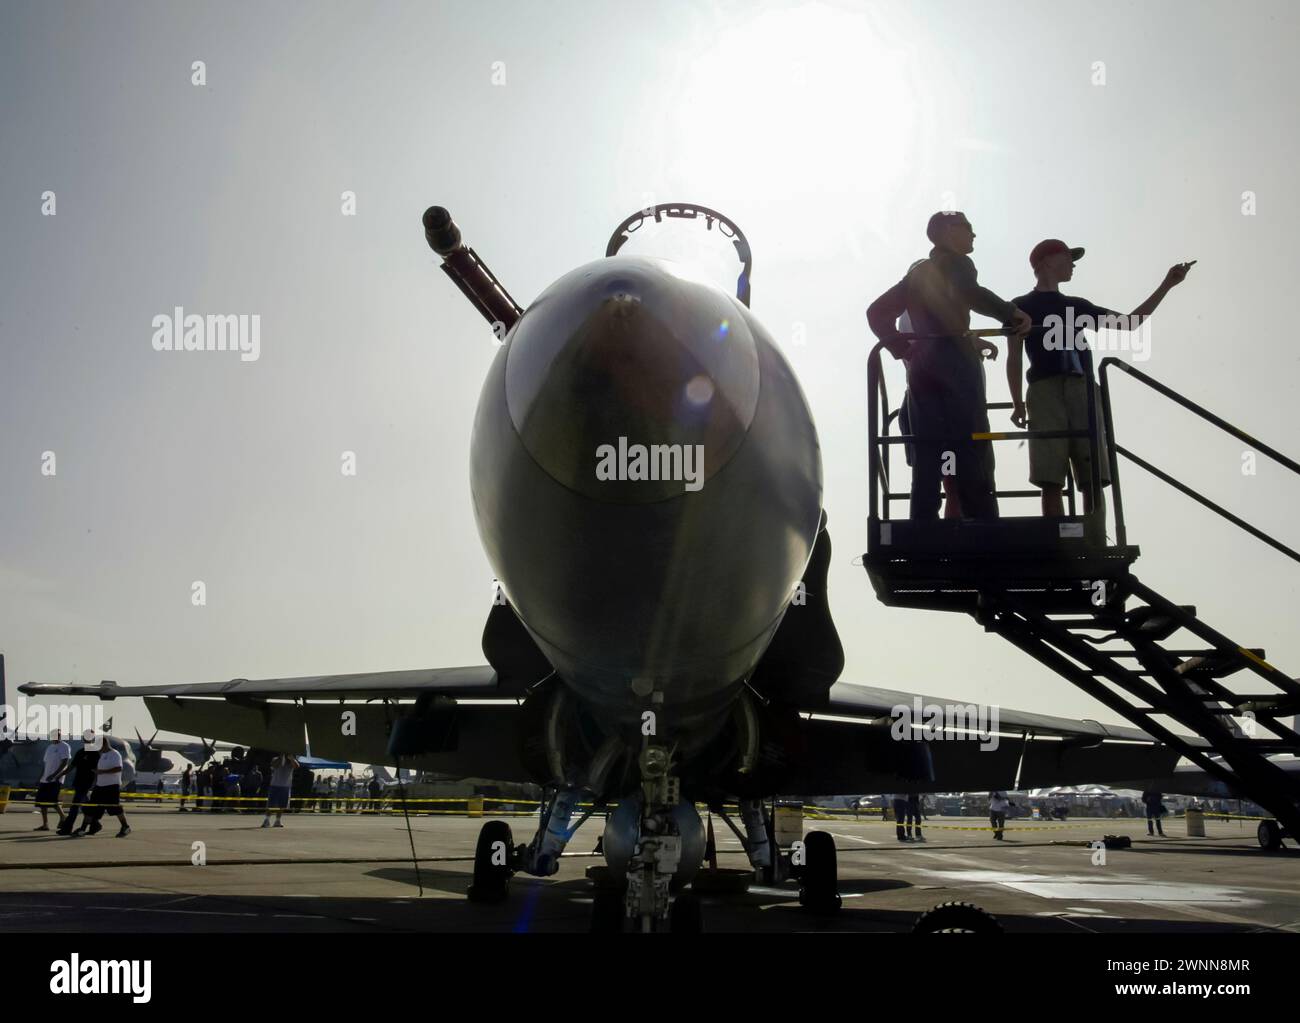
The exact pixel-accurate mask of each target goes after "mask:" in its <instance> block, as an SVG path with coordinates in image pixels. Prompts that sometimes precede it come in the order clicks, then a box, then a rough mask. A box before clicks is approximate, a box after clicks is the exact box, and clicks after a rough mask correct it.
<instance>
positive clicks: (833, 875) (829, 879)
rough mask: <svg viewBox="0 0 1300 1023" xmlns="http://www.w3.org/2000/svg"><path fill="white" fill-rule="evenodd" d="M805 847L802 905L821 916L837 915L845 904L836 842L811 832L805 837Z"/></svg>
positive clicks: (800, 882) (819, 832) (801, 880)
mask: <svg viewBox="0 0 1300 1023" xmlns="http://www.w3.org/2000/svg"><path fill="white" fill-rule="evenodd" d="M803 844H804V864H803V870H802V871H801V872H800V875H799V905H801V906H803V907H804V908H805V909H809V910H812V911H813V912H817V913H834V912H835V911H836V910H838V909H839V908H840V906H841V904H842V900H841V899H840V893H839V866H838V862H837V860H836V856H835V839H834V838H832V837H831V835H830V834H829V833H828V832H825V831H810V832H808V834H807V835H805V836H804V840H803Z"/></svg>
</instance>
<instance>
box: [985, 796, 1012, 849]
mask: <svg viewBox="0 0 1300 1023" xmlns="http://www.w3.org/2000/svg"><path fill="white" fill-rule="evenodd" d="M1009 809H1011V800H1009V799H1008V798H1007V794H1006V793H1005V792H990V793H989V823H990V824H992V825H993V837H994V838H996V839H998V841H1001V840H1002V829H1003V828H1005V827H1006V826H1007V811H1008V810H1009Z"/></svg>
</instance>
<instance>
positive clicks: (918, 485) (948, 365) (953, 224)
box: [867, 213, 1030, 520]
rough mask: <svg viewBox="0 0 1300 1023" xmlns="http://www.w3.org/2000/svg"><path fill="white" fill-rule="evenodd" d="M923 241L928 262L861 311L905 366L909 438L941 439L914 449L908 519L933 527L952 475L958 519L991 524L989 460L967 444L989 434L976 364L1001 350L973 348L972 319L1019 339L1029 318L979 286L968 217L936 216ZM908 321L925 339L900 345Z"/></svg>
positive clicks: (985, 448)
mask: <svg viewBox="0 0 1300 1023" xmlns="http://www.w3.org/2000/svg"><path fill="white" fill-rule="evenodd" d="M925 233H926V235H927V236H928V237H929V239H930V241H931V242H932V243H933V245H934V248H932V249H931V250H930V255H929V257H928V258H927V259H923V260H921V261H920V262H919V263H915V264H913V265H912V268H911V269H910V270H908V272H907V274H906V276H904V278H903V279H902V280H901V281H899V282H898V283H897V284H895V285H894V286H893V287H892V288H890V289H889V290H888V291H886V292H885V293H884V294H883V295H881V296H880V297H879V298H877V299H876V300H875V301H874V302H872V303H871V307H870V308H869V309H868V310H867V322H868V323H869V324H870V326H871V330H872V332H873V333H874V334H875V335H876V337H878V338H879V339H880V340H881V341H883V342H884V343H885V347H886V348H887V349H888V350H889V352H890V353H891V354H892V355H893V356H894V357H895V358H897V359H902V360H904V361H905V362H906V363H907V390H908V408H909V412H910V418H911V426H912V431H913V433H914V434H916V435H917V436H918V437H921V438H927V437H929V438H942V440H940V441H938V442H936V441H933V440H919V441H916V442H915V443H914V444H913V458H914V460H915V466H914V468H913V470H912V499H911V517H912V518H913V519H914V520H928V519H935V518H937V517H938V515H939V489H940V480H941V479H942V477H943V476H945V475H949V476H952V477H953V478H954V480H955V485H956V490H957V497H958V500H959V502H960V505H961V513H962V514H963V515H964V516H967V517H970V518H997V515H998V503H997V498H996V497H995V496H994V489H995V488H994V483H993V453H992V451H991V449H990V445H989V443H988V442H987V441H973V440H971V434H972V433H987V432H988V431H989V422H988V410H987V408H986V405H987V399H986V397H985V388H984V370H983V367H982V366H981V365H980V354H981V352H988V353H992V354H996V352H997V349H996V348H995V347H994V346H993V345H992V344H989V343H987V342H980V343H979V344H978V345H977V344H973V343H972V339H971V338H970V337H968V336H967V331H969V330H970V314H971V313H972V312H977V313H980V314H981V315H984V316H991V317H993V318H994V319H996V320H998V321H999V322H1000V323H1003V324H1005V325H1009V329H1015V330H1018V331H1021V332H1023V331H1024V330H1027V329H1028V328H1029V323H1030V321H1029V317H1028V316H1026V315H1025V314H1024V313H1022V312H1021V311H1020V310H1019V309H1017V308H1016V307H1015V306H1014V305H1013V304H1012V303H1010V302H1006V301H1003V300H1002V299H1000V298H998V296H997V295H995V294H993V292H991V291H989V290H988V289H987V288H983V287H981V286H980V285H979V283H978V279H977V271H976V269H975V264H974V263H973V262H971V259H970V255H969V254H970V253H971V252H972V251H973V250H974V248H975V231H974V229H972V227H971V225H970V222H969V221H968V220H967V219H966V215H965V214H963V213H936V214H935V215H934V216H932V217H931V218H930V222H929V223H928V224H927V225H926V230H925ZM904 313H906V314H907V316H908V318H909V320H910V322H911V325H912V328H913V330H914V331H915V332H916V333H917V334H920V335H924V337H923V338H922V339H918V340H916V341H914V342H909V341H908V339H906V338H904V337H902V336H901V335H900V333H899V330H898V324H897V321H898V318H899V317H900V316H902V315H903V314H904Z"/></svg>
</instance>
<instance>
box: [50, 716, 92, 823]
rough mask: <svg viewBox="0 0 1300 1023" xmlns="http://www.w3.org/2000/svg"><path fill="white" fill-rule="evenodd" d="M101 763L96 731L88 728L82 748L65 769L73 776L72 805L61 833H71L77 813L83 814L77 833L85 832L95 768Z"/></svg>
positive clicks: (65, 772) (67, 773) (66, 772)
mask: <svg viewBox="0 0 1300 1023" xmlns="http://www.w3.org/2000/svg"><path fill="white" fill-rule="evenodd" d="M98 765H99V743H98V741H96V739H95V733H94V732H92V731H90V730H87V731H86V734H85V736H84V738H83V740H82V744H81V749H79V750H77V752H76V753H74V754H73V755H72V762H71V763H70V764H69V765H68V766H67V768H66V770H65V771H64V774H65V776H66V775H71V776H72V806H70V807H69V808H68V815H67V816H66V817H65V818H64V819H63V823H62V824H60V825H59V834H60V835H64V836H68V835H71V834H72V833H73V832H72V828H73V826H74V825H75V824H76V823H77V814H78V813H80V814H81V827H80V828H79V829H78V830H77V835H81V834H83V833H84V832H85V830H86V827H87V824H88V821H89V815H88V814H87V812H86V811H87V809H88V804H89V803H90V791H91V789H93V788H94V787H95V768H96V767H97V766H98Z"/></svg>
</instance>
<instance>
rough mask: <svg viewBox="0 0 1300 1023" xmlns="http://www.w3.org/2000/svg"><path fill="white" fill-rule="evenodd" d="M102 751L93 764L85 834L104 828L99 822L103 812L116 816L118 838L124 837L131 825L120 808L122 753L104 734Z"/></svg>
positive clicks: (91, 833)
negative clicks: (88, 824)
mask: <svg viewBox="0 0 1300 1023" xmlns="http://www.w3.org/2000/svg"><path fill="white" fill-rule="evenodd" d="M102 741H103V743H104V752H102V753H101V754H100V755H99V763H98V764H97V765H96V766H95V788H94V789H93V790H92V791H91V793H90V808H89V809H88V810H87V811H86V820H87V821H88V822H89V823H90V828H89V830H88V831H87V834H90V835H95V834H98V833H99V832H101V831H103V830H104V825H103V823H101V822H102V821H103V817H104V814H105V813H108V814H111V815H112V816H114V817H116V818H117V819H118V821H119V822H120V823H121V825H122V826H121V827H120V828H118V830H117V837H118V838H126V836H127V835H129V834H130V833H131V826H130V825H129V824H127V822H126V812H125V811H124V810H123V809H122V754H121V753H119V752H118V751H117V750H115V749H113V747H112V745H111V744H110V743H109V741H108V736H104V738H103V740H102Z"/></svg>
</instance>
